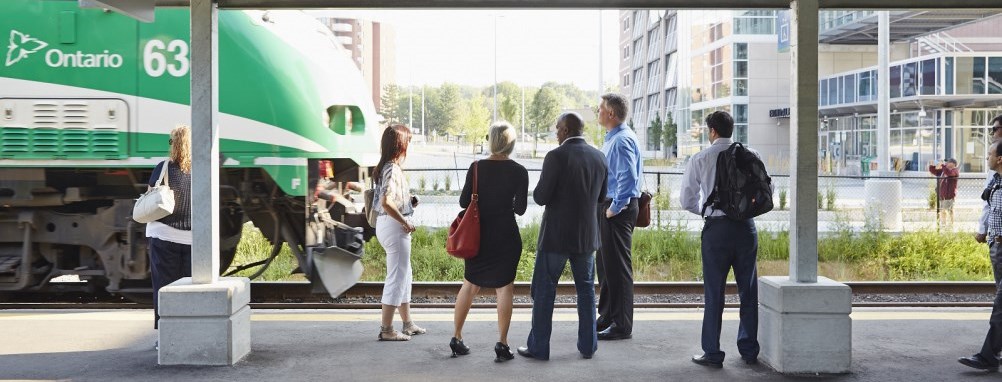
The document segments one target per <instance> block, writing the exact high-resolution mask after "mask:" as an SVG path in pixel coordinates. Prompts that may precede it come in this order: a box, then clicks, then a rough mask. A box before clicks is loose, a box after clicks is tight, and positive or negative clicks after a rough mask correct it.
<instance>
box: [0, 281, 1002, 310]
mask: <svg viewBox="0 0 1002 382" xmlns="http://www.w3.org/2000/svg"><path fill="white" fill-rule="evenodd" d="M62 284H72V283H62ZM529 285H530V283H526V282H519V283H515V291H514V292H515V293H514V295H515V297H516V303H515V305H514V306H515V307H516V308H529V307H531V306H532V305H531V304H530V303H527V302H519V301H518V300H519V299H521V300H525V299H526V298H527V297H528V296H529ZM846 285H848V286H849V287H850V288H851V289H852V293H853V299H854V301H853V306H854V307H990V306H991V305H992V301H991V300H992V297H991V296H994V294H995V284H994V283H992V282H989V281H959V282H958V281H931V282H930V281H909V282H881V281H854V282H853V281H851V282H846ZM461 286H462V283H459V282H417V283H414V286H413V292H412V296H414V299H415V300H426V301H422V302H414V303H412V304H411V306H412V307H415V308H451V307H453V305H454V304H453V301H451V299H454V298H455V296H456V294H457V293H458V292H459V288H460V287H461ZM62 288H63V289H66V290H71V289H74V288H73V285H62ZM382 289H383V283H381V282H363V283H358V284H356V285H355V286H354V287H352V288H351V289H349V290H348V291H346V292H345V293H344V295H342V296H340V297H339V298H337V299H332V298H331V297H330V296H328V295H326V294H315V293H313V286H312V285H311V284H310V283H307V282H254V283H251V304H250V306H251V308H252V309H379V308H380V304H379V303H378V296H379V295H380V294H381V293H382ZM726 293H727V294H729V295H734V294H737V288H736V286H735V284H734V283H728V284H727V287H726ZM702 294H703V284H702V283H700V282H638V283H635V284H634V295H635V296H637V299H636V301H641V300H642V299H644V298H643V297H644V296H658V297H659V298H656V299H651V301H650V302H635V303H634V307H635V308H637V309H652V308H702V307H703V304H702V303H701V302H699V301H692V300H693V299H698V298H701V296H702ZM574 295H575V291H574V284H573V283H569V282H567V283H560V284H559V285H558V287H557V296H558V303H557V304H556V306H557V307H562V308H571V307H574V306H575V304H574V303H571V302H560V301H559V298H560V297H563V298H565V299H567V298H570V297H572V296H574ZM890 297H893V298H890ZM930 297H935V298H930ZM933 300H935V301H933ZM494 306H495V305H494V304H493V303H490V302H478V303H475V304H474V307H475V308H493V307H494ZM726 306H727V307H737V304H733V303H731V304H727V305H726ZM150 307H151V305H150V304H148V303H141V302H133V301H129V300H127V299H125V298H124V297H121V296H94V295H91V294H86V293H83V292H63V293H47V294H43V293H18V294H9V295H6V297H4V296H0V310H9V309H149V308H150Z"/></svg>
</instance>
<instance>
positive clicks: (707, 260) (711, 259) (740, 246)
mask: <svg viewBox="0 0 1002 382" xmlns="http://www.w3.org/2000/svg"><path fill="white" fill-rule="evenodd" d="M701 240H702V246H701V247H702V248H701V252H702V258H703V293H704V300H705V303H706V308H705V309H704V310H703V335H702V345H703V352H704V354H706V357H707V358H709V359H711V360H713V361H715V362H723V360H724V352H722V351H720V326H721V321H722V316H723V314H724V286H725V285H726V283H727V273H728V272H730V269H731V268H734V280H735V282H736V283H737V286H738V296H739V297H740V300H741V309H740V312H739V317H740V319H741V321H740V323H739V327H738V352H739V353H741V357H742V358H746V359H754V358H756V357H758V352H759V344H758V277H757V271H756V269H755V263H756V257H757V256H758V232H757V231H756V230H755V221H753V220H752V219H747V220H742V221H734V220H731V219H728V218H714V219H707V220H706V223H705V224H704V225H703V234H702V238H701Z"/></svg>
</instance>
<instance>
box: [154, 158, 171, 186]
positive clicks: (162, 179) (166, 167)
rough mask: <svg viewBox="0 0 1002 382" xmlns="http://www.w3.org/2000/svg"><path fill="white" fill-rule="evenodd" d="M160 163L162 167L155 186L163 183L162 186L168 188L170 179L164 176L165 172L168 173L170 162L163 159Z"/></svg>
mask: <svg viewBox="0 0 1002 382" xmlns="http://www.w3.org/2000/svg"><path fill="white" fill-rule="evenodd" d="M160 163H162V164H163V165H162V166H160V178H159V179H157V183H156V185H157V186H159V185H160V183H163V185H164V186H167V188H170V177H169V176H166V175H167V171H170V162H169V161H168V160H167V159H164V161H163V162H160ZM154 187H155V186H154Z"/></svg>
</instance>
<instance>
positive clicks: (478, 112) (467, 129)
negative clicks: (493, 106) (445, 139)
mask: <svg viewBox="0 0 1002 382" xmlns="http://www.w3.org/2000/svg"><path fill="white" fill-rule="evenodd" d="M490 123H491V111H490V110H489V109H487V105H486V104H485V99H484V96H482V95H479V94H478V95H475V96H473V99H470V100H467V101H465V102H463V107H462V110H461V113H460V118H459V123H458V124H457V125H458V126H457V127H458V129H459V130H457V131H456V132H450V134H455V135H462V136H463V138H464V139H465V140H466V142H468V143H471V144H476V143H478V142H482V141H483V139H484V137H485V136H486V135H487V127H488V125H489V124H490Z"/></svg>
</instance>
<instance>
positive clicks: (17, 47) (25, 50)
mask: <svg viewBox="0 0 1002 382" xmlns="http://www.w3.org/2000/svg"><path fill="white" fill-rule="evenodd" d="M47 46H49V43H47V42H45V41H42V40H39V39H37V38H34V37H31V36H29V35H26V34H24V33H21V32H18V31H16V30H13V29H11V31H10V45H8V46H7V62H6V66H11V65H14V64H16V63H17V62H18V61H21V59H22V58H25V57H28V55H29V54H32V53H35V52H37V51H39V50H42V49H43V48H45V47H47Z"/></svg>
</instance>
